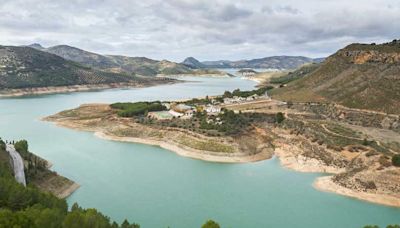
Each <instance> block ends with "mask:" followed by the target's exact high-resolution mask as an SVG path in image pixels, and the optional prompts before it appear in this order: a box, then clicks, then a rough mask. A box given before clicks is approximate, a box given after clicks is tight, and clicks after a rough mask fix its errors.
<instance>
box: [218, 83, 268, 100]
mask: <svg viewBox="0 0 400 228" xmlns="http://www.w3.org/2000/svg"><path fill="white" fill-rule="evenodd" d="M273 88H274V87H273V86H266V87H262V88H259V89H255V90H250V91H241V90H240V89H235V90H233V91H232V92H230V91H225V93H224V95H223V96H222V97H223V98H232V97H235V96H236V97H250V96H254V95H258V96H262V95H264V94H265V92H267V91H268V90H271V89H273Z"/></svg>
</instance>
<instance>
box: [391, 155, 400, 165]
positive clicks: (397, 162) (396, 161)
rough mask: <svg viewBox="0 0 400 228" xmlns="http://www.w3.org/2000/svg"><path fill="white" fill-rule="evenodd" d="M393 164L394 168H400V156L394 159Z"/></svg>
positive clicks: (395, 156)
mask: <svg viewBox="0 0 400 228" xmlns="http://www.w3.org/2000/svg"><path fill="white" fill-rule="evenodd" d="M392 164H393V165H394V166H397V167H400V154H396V155H394V156H393V157H392Z"/></svg>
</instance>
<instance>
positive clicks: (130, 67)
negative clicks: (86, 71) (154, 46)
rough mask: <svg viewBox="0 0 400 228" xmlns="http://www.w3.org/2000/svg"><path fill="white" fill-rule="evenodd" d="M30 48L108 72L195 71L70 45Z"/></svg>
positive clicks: (164, 61) (141, 73) (169, 72)
mask: <svg viewBox="0 0 400 228" xmlns="http://www.w3.org/2000/svg"><path fill="white" fill-rule="evenodd" d="M28 47H32V48H35V49H37V50H40V51H45V52H48V53H52V54H55V55H58V56H60V57H62V58H64V59H66V60H70V61H74V62H77V63H80V64H82V65H85V66H88V67H92V68H96V69H99V70H103V71H107V72H114V73H128V74H137V75H142V76H156V75H158V74H165V75H171V74H189V73H191V72H192V71H193V69H190V68H189V67H187V66H185V65H183V64H179V63H174V62H171V61H167V60H162V61H158V60H153V59H149V58H145V57H128V56H118V55H100V54H97V53H93V52H88V51H85V50H82V49H79V48H76V47H71V46H68V45H57V46H53V47H49V48H44V47H42V46H41V45H40V44H31V45H28Z"/></svg>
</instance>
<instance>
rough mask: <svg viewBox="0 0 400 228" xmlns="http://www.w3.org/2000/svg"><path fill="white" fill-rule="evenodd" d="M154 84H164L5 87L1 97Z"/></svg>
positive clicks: (154, 83) (150, 84)
mask: <svg viewBox="0 0 400 228" xmlns="http://www.w3.org/2000/svg"><path fill="white" fill-rule="evenodd" d="M176 82H177V81H174V82H172V81H171V82H167V83H164V84H172V83H176ZM154 85H163V84H162V83H158V82H150V83H148V84H142V83H137V82H128V83H110V84H96V85H94V84H91V85H71V86H48V87H36V88H23V89H5V90H0V98H8V97H21V96H30V95H46V94H56V93H72V92H85V91H95V90H104V89H117V88H143V87H149V86H154Z"/></svg>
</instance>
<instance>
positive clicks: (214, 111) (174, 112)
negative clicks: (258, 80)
mask: <svg viewBox="0 0 400 228" xmlns="http://www.w3.org/2000/svg"><path fill="white" fill-rule="evenodd" d="M258 99H270V97H269V96H268V94H267V92H265V94H263V95H261V96H259V95H257V94H254V95H252V96H248V97H238V96H234V97H232V98H224V99H223V103H221V102H218V101H217V100H216V99H211V102H210V104H207V105H193V106H192V105H186V104H182V103H168V102H165V103H162V105H164V106H165V107H166V108H167V110H166V111H157V112H149V113H148V115H147V117H149V118H153V119H157V120H169V119H173V118H181V119H190V118H192V117H193V114H194V113H195V112H204V111H205V112H206V113H207V115H218V114H219V113H221V111H222V106H223V105H229V104H240V103H244V102H249V101H253V100H258Z"/></svg>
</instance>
